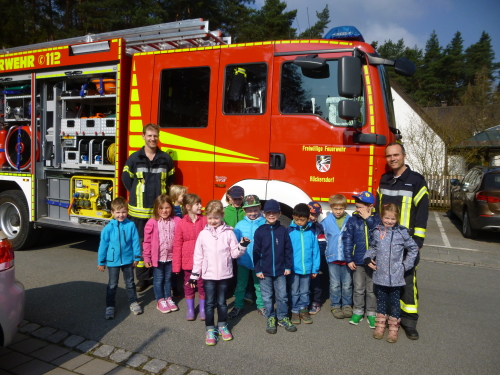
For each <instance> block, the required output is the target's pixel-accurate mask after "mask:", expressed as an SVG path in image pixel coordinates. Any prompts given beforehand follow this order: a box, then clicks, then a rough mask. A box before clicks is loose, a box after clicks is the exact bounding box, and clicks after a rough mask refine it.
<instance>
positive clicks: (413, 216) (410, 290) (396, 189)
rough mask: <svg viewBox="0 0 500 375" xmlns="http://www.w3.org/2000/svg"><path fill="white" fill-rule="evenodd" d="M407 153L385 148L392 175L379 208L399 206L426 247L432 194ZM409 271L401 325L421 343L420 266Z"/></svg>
mask: <svg viewBox="0 0 500 375" xmlns="http://www.w3.org/2000/svg"><path fill="white" fill-rule="evenodd" d="M405 157H406V152H405V149H404V147H403V145H402V144H400V143H390V144H389V145H387V147H386V148H385V158H386V160H387V165H388V166H389V168H391V171H390V172H387V173H385V174H384V175H382V177H381V179H380V186H379V188H378V191H377V197H376V198H377V199H376V209H377V211H378V212H379V213H380V212H381V208H382V206H383V205H385V204H388V203H394V204H396V205H397V206H398V207H399V208H400V210H401V216H400V219H399V223H400V224H401V225H403V226H405V227H406V228H408V229H409V232H410V235H411V236H412V238H413V239H414V240H415V242H416V243H417V245H418V248H419V250H420V248H421V247H422V246H423V245H424V239H425V232H426V228H427V218H428V216H429V192H428V189H427V183H426V182H425V179H424V177H423V176H422V175H421V174H419V173H417V172H414V171H412V170H411V169H410V167H409V166H408V165H406V164H405ZM419 260H420V253H419V254H418V255H417V259H416V260H415V266H414V267H413V268H411V269H409V270H407V271H406V272H405V282H406V285H405V286H404V287H403V290H402V292H401V326H402V327H403V329H404V331H405V333H406V336H407V337H408V338H409V339H411V340H418V338H419V335H418V332H417V321H418V289H417V265H418V262H419Z"/></svg>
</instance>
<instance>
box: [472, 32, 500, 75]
mask: <svg viewBox="0 0 500 375" xmlns="http://www.w3.org/2000/svg"><path fill="white" fill-rule="evenodd" d="M494 59H495V52H494V51H493V47H492V45H491V38H490V36H489V35H488V33H486V32H485V31H483V32H482V34H481V37H480V38H479V41H478V42H477V43H474V44H471V45H470V46H469V47H468V48H467V49H466V50H465V67H466V68H465V73H466V78H465V79H466V83H467V84H474V80H475V78H476V74H477V73H478V72H481V71H482V69H483V68H486V72H487V75H488V78H489V79H493V78H494V73H495V71H496V70H498V69H499V68H500V66H499V64H498V63H494V62H493V60H494Z"/></svg>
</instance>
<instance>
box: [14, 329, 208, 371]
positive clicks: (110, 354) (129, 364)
mask: <svg viewBox="0 0 500 375" xmlns="http://www.w3.org/2000/svg"><path fill="white" fill-rule="evenodd" d="M19 331H20V332H23V333H25V334H29V335H31V336H33V337H36V338H39V339H42V340H46V341H48V342H51V343H54V344H57V345H59V346H60V347H66V348H69V349H70V350H77V351H80V352H83V353H84V356H88V358H92V357H94V358H100V359H102V360H105V361H108V362H113V363H115V364H116V365H121V366H122V367H121V368H122V370H120V367H118V368H116V369H115V370H113V371H112V373H115V372H116V373H117V374H118V373H119V374H121V373H122V371H123V374H129V373H130V374H132V373H133V374H136V373H141V374H150V375H157V374H162V375H209V373H208V372H205V371H200V370H195V369H190V368H188V367H185V366H181V365H176V364H174V363H168V362H166V361H162V360H160V359H156V358H150V357H148V356H146V355H144V354H141V353H133V352H130V351H127V350H125V349H121V348H115V347H114V346H111V345H106V344H102V343H100V342H97V341H94V340H87V339H85V338H84V337H81V336H78V335H70V334H69V333H68V332H65V331H58V330H57V329H55V328H51V327H42V326H40V325H39V324H36V323H31V322H29V321H27V320H23V321H22V323H21V325H20V329H19ZM5 350H9V349H8V348H7V349H5ZM66 350H67V349H66ZM68 354H69V353H68ZM90 361H91V360H90ZM94 361H97V359H94Z"/></svg>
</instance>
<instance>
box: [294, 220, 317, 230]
mask: <svg viewBox="0 0 500 375" xmlns="http://www.w3.org/2000/svg"><path fill="white" fill-rule="evenodd" d="M312 224H313V223H312V222H310V221H308V222H307V224H306V226H305V228H303V229H304V230H311V229H312ZM290 227H291V228H294V229H295V230H300V229H301V228H302V227H301V226H299V225H297V223H295V221H292V222H291V223H290Z"/></svg>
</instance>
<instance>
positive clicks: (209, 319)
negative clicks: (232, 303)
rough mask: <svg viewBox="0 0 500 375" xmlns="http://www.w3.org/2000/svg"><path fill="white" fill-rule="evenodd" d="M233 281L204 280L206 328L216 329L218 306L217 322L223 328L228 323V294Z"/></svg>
mask: <svg viewBox="0 0 500 375" xmlns="http://www.w3.org/2000/svg"><path fill="white" fill-rule="evenodd" d="M230 280H231V279H224V280H203V287H204V288H205V303H206V305H205V327H206V328H207V329H214V328H215V323H214V313H215V306H217V322H218V326H219V327H222V326H225V325H226V322H227V304H226V293H227V288H228V287H229V282H230Z"/></svg>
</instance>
